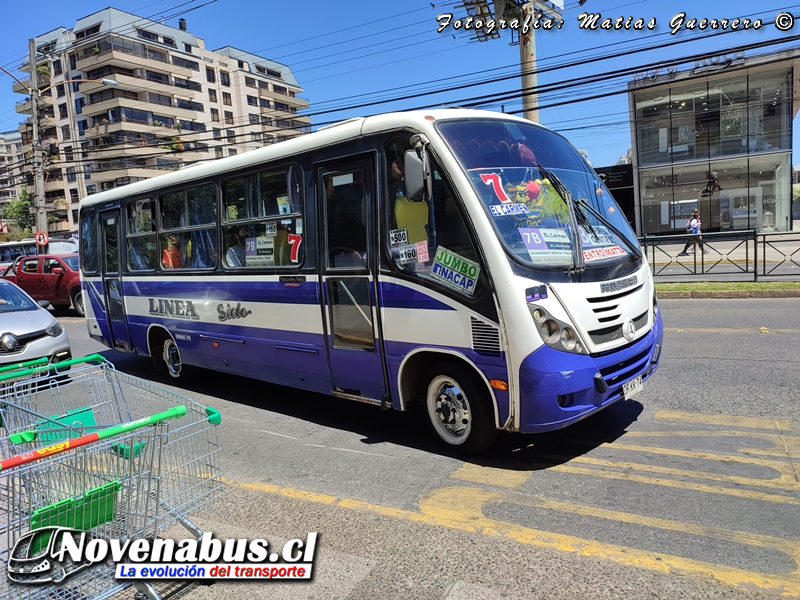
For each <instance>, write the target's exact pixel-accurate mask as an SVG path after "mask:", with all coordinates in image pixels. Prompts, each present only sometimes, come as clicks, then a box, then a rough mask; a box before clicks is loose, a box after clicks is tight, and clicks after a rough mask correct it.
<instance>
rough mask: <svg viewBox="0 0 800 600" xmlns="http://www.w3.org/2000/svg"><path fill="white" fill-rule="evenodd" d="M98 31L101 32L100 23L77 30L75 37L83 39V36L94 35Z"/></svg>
mask: <svg viewBox="0 0 800 600" xmlns="http://www.w3.org/2000/svg"><path fill="white" fill-rule="evenodd" d="M96 33H100V25H93V26H92V27H89V28H87V29H84V30H82V31H78V32H76V33H75V39H76V40H82V39H83V38H87V37H90V36H93V35H95V34H96Z"/></svg>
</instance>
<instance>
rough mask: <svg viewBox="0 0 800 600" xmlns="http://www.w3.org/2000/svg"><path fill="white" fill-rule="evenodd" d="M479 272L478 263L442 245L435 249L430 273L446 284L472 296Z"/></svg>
mask: <svg viewBox="0 0 800 600" xmlns="http://www.w3.org/2000/svg"><path fill="white" fill-rule="evenodd" d="M480 272H481V269H480V267H479V266H478V263H476V262H473V261H471V260H469V259H466V258H464V257H463V256H461V255H459V254H456V253H455V252H452V251H450V250H448V249H447V248H445V247H444V246H439V247H438V248H437V249H436V256H434V258H433V267H432V268H431V275H432V276H433V277H435V278H436V279H438V280H439V281H441V282H442V283H444V284H445V285H446V286H448V287H451V288H453V289H456V290H459V291H461V292H466V293H467V294H469V295H470V296H472V295H474V294H475V288H476V286H477V283H478V275H480Z"/></svg>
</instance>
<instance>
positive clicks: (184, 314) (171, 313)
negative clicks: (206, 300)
mask: <svg viewBox="0 0 800 600" xmlns="http://www.w3.org/2000/svg"><path fill="white" fill-rule="evenodd" d="M148 300H149V301H150V314H151V315H154V316H158V317H173V318H175V319H191V320H193V321H199V320H200V315H198V314H197V309H195V307H194V304H193V303H192V301H191V300H168V299H165V298H148Z"/></svg>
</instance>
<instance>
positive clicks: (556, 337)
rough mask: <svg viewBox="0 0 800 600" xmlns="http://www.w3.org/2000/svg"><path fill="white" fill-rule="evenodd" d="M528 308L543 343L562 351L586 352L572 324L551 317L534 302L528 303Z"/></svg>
mask: <svg viewBox="0 0 800 600" xmlns="http://www.w3.org/2000/svg"><path fill="white" fill-rule="evenodd" d="M528 310H530V311H531V317H533V321H534V323H535V324H536V331H538V332H539V337H541V338H542V341H543V342H544V343H545V344H547V345H548V346H550V347H551V348H554V349H556V350H562V351H564V352H573V353H575V354H587V352H586V346H585V345H584V344H583V342H582V341H581V338H580V336H579V335H578V332H577V331H575V328H574V327H573V326H572V325H570V324H568V323H564V322H562V321H559V320H558V319H555V318H553V317H551V316H550V315H549V314H548V313H547V311H546V310H545V309H543V308H542V307H540V306H536V305H535V304H528Z"/></svg>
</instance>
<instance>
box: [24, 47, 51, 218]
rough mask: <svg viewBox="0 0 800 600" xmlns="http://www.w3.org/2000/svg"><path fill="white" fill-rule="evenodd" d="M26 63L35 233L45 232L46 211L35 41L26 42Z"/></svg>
mask: <svg viewBox="0 0 800 600" xmlns="http://www.w3.org/2000/svg"><path fill="white" fill-rule="evenodd" d="M28 63H29V65H30V69H31V88H30V90H31V113H33V115H32V117H31V119H32V125H33V132H32V134H31V148H32V149H33V208H34V215H35V217H36V231H44V232H47V210H46V209H45V199H44V169H43V165H42V144H41V141H40V139H39V81H38V75H39V73H38V72H37V70H36V41H35V40H33V39H31V40H30V41H29V42H28Z"/></svg>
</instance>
